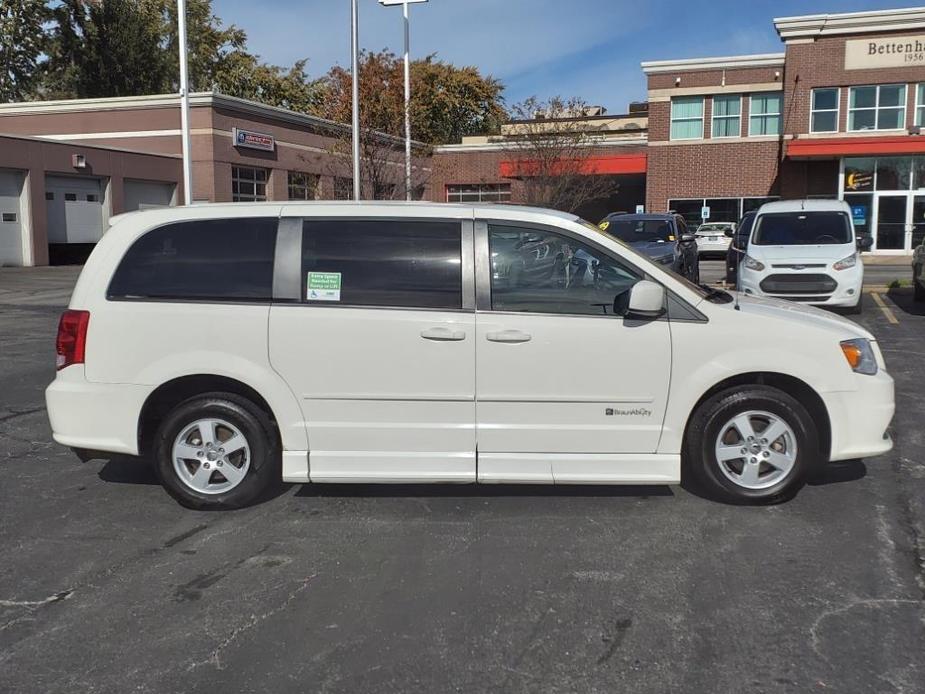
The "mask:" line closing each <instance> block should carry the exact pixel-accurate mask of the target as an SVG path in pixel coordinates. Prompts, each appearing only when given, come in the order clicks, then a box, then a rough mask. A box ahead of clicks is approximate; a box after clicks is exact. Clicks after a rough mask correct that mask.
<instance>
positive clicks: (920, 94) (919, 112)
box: [915, 84, 925, 125]
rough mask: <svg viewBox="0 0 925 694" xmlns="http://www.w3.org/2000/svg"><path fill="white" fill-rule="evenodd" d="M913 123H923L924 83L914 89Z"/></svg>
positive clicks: (924, 123) (924, 105) (924, 118)
mask: <svg viewBox="0 0 925 694" xmlns="http://www.w3.org/2000/svg"><path fill="white" fill-rule="evenodd" d="M915 124H916V125H925V84H919V85H917V86H916V89H915Z"/></svg>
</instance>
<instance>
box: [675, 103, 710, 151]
mask: <svg viewBox="0 0 925 694" xmlns="http://www.w3.org/2000/svg"><path fill="white" fill-rule="evenodd" d="M702 137H703V97H702V96H678V97H674V98H673V99H672V100H671V139H672V140H699V139H701V138H702Z"/></svg>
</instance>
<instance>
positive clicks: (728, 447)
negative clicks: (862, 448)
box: [685, 386, 819, 504]
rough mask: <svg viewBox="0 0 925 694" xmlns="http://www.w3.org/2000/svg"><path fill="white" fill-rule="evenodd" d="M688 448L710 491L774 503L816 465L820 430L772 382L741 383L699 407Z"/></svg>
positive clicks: (734, 498)
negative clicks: (771, 385) (752, 384)
mask: <svg viewBox="0 0 925 694" xmlns="http://www.w3.org/2000/svg"><path fill="white" fill-rule="evenodd" d="M685 453H686V456H687V463H688V467H689V470H690V472H692V473H693V474H694V476H695V477H696V479H697V481H698V482H699V483H700V486H701V487H702V488H703V490H704V491H705V492H707V494H708V495H709V496H713V497H716V498H719V499H721V500H724V501H728V502H731V503H754V504H760V503H774V502H776V501H781V500H784V499H786V498H789V497H790V496H792V495H793V494H794V493H796V491H797V490H798V489H799V488H800V487H801V486H802V485H803V483H804V481H805V480H806V478H807V476H808V475H809V474H810V473H811V472H812V471H813V468H814V467H815V466H817V465H818V463H819V443H818V433H817V431H816V427H815V424H814V423H813V420H812V417H811V416H810V415H809V413H808V412H807V411H806V408H804V407H803V406H802V405H801V404H800V403H799V402H798V401H797V400H796V399H795V398H793V397H792V396H790V395H788V394H787V393H785V392H783V391H781V390H778V389H777V388H771V387H768V386H743V387H740V388H735V389H730V390H726V391H723V392H721V393H718V394H717V395H714V396H713V397H711V398H710V399H708V400H707V401H706V402H704V403H703V404H702V405H701V406H700V407H699V408H698V409H697V411H696V412H695V414H694V417H693V419H692V421H691V424H690V428H689V430H688V434H687V445H686V451H685Z"/></svg>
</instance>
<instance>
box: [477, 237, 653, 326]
mask: <svg viewBox="0 0 925 694" xmlns="http://www.w3.org/2000/svg"><path fill="white" fill-rule="evenodd" d="M662 224H664V223H662ZM665 226H667V225H665ZM608 231H609V229H608ZM656 232H657V230H653V233H656ZM658 233H661V232H658ZM488 243H489V250H490V253H491V263H492V267H491V307H492V309H493V310H495V311H525V312H532V313H566V314H578V315H611V314H613V313H614V312H615V311H616V313H617V314H618V315H622V314H623V313H625V311H626V307H627V305H628V303H627V302H628V301H629V291H630V289H632V287H633V285H634V284H636V282H638V281H639V280H640V279H642V277H641V275H639V274H638V273H636V272H634V271H633V270H630V269H629V268H628V267H626V266H625V265H623V264H622V263H620V262H618V261H616V260H615V259H613V258H611V257H609V256H607V255H605V254H603V253H601V252H600V251H598V250H597V249H595V248H592V247H590V246H588V245H586V244H583V243H579V242H578V241H575V240H574V239H572V238H570V237H568V236H563V235H560V234H556V233H553V232H548V231H545V230H539V229H529V228H520V227H508V226H494V225H493V226H490V227H489V233H488Z"/></svg>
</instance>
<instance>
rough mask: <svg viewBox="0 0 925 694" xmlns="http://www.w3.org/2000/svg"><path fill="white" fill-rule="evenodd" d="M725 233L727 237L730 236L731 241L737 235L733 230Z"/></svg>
mask: <svg viewBox="0 0 925 694" xmlns="http://www.w3.org/2000/svg"><path fill="white" fill-rule="evenodd" d="M723 233H725V234H726V236H728V237H729V238H730V239H731V238H732V237H733V236H735V234H736V233H735V231H733V230H732V229H726V231H725V232H723Z"/></svg>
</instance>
